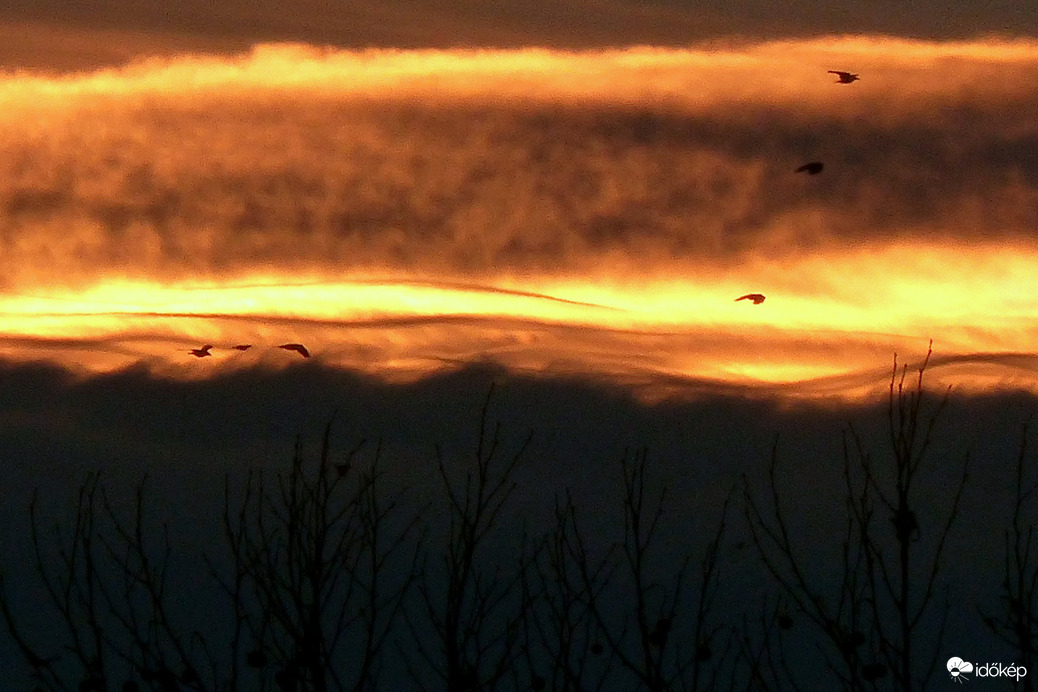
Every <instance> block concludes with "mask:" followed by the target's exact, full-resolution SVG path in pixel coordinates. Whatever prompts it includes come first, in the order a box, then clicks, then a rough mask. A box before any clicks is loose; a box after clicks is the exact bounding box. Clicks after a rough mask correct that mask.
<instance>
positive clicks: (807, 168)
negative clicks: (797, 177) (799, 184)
mask: <svg viewBox="0 0 1038 692" xmlns="http://www.w3.org/2000/svg"><path fill="white" fill-rule="evenodd" d="M823 168H825V164H824V163H822V162H821V161H809V162H807V163H805V164H804V165H803V166H801V167H800V168H798V169H796V171H794V173H807V174H808V175H818V174H819V173H821V172H822V169H823Z"/></svg>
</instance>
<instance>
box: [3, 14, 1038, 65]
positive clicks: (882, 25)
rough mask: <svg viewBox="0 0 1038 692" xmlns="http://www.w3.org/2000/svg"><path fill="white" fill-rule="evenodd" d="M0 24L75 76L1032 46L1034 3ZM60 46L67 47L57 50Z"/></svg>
mask: <svg viewBox="0 0 1038 692" xmlns="http://www.w3.org/2000/svg"><path fill="white" fill-rule="evenodd" d="M0 22H8V23H9V26H10V27H11V29H12V34H13V38H14V40H12V41H10V42H5V44H4V46H3V48H0V61H3V62H5V63H7V64H9V65H24V66H30V67H36V68H57V69H69V68H74V67H77V66H79V67H94V66H97V65H100V64H118V63H120V62H123V61H124V60H126V59H129V58H131V57H134V56H140V55H147V54H171V53H174V52H177V51H182V50H185V49H187V48H194V49H204V48H206V47H208V48H209V49H210V50H222V51H227V50H237V49H240V48H241V47H243V46H245V45H248V44H251V43H254V42H257V41H273V40H292V41H306V42H310V43H320V44H329V45H336V46H341V47H367V46H394V47H430V46H431V47H453V46H496V47H514V46H529V45H537V46H551V47H559V48H587V47H594V46H617V45H635V44H647V45H666V46H684V45H688V44H689V43H693V42H700V41H704V40H710V39H718V38H726V39H732V38H749V39H760V38H776V37H803V36H817V35H827V34H889V35H895V36H904V37H911V38H931V39H947V38H968V37H976V36H985V35H992V34H994V35H1003V36H1033V35H1036V34H1038V17H1036V13H1035V12H1034V9H1033V8H1032V7H1030V6H1028V4H1027V3H1020V2H1012V1H1011V0H1004V1H1001V2H987V3H984V4H983V6H980V5H976V4H975V3H969V2H960V1H958V0H956V1H954V2H946V1H941V0H928V1H927V2H919V3H913V4H912V5H910V6H906V5H905V4H904V3H898V2H873V3H868V4H865V3H860V2H850V1H849V0H823V1H820V2H817V1H816V2H798V3H786V2H757V1H754V2H750V1H745V2H730V1H726V2H722V1H720V0H709V1H708V2H697V3H695V4H694V5H692V4H689V3H686V2H681V1H680V0H656V1H646V0H565V1H563V2H555V1H549V0H522V1H520V2H516V1H514V0H496V1H494V2H484V1H477V0H464V1H462V2H451V3H449V4H446V5H445V4H442V3H432V2H426V1H424V0H392V1H388V2H378V3H375V2H368V3H347V4H344V3H328V2H320V1H319V0H306V1H304V2H298V3H293V4H292V6H291V7H288V6H286V5H285V4H283V3H278V2H244V1H241V0H222V1H221V2H218V3H211V2H202V1H201V0H199V1H197V2H179V3H177V4H176V6H170V5H168V4H167V3H163V2H157V1H149V2H124V1H122V0H119V1H116V2H104V3H85V4H68V3H64V2H25V1H23V0H17V1H15V2H8V3H5V5H4V8H3V10H0ZM56 39H61V40H56Z"/></svg>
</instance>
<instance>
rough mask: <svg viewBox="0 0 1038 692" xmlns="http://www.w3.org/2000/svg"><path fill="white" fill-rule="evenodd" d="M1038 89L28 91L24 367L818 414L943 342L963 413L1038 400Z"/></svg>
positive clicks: (847, 59)
mask: <svg viewBox="0 0 1038 692" xmlns="http://www.w3.org/2000/svg"><path fill="white" fill-rule="evenodd" d="M827 69H850V70H852V71H854V72H858V73H861V74H862V80H861V82H858V83H855V84H853V85H835V84H833V83H832V81H833V80H832V75H829V74H828V73H827V72H826V70H827ZM1007 69H1012V70H1014V71H1015V72H1016V73H1017V78H1016V79H1015V80H1014V81H1012V82H1011V83H1010V82H1007V81H1006V80H1005V79H1004V78H1003V75H1004V72H1005V70H1007ZM1031 76H1038V42H1029V41H1022V40H1016V41H1005V42H1000V41H997V40H994V39H991V40H985V41H975V42H961V41H960V42H947V43H933V42H920V41H906V40H899V39H886V38H879V37H834V38H832V39H825V40H823V39H812V40H804V41H789V40H787V41H775V42H765V43H760V44H749V43H747V44H741V45H727V46H722V45H714V46H709V47H699V48H690V49H687V50H676V49H657V48H650V47H636V48H630V49H611V50H600V51H582V52H566V51H557V50H547V49H524V50H457V51H448V50H415V51H401V50H367V51H341V50H333V49H323V48H316V47H311V46H304V45H299V44H287V45H263V46H257V47H255V48H254V49H253V50H252V51H250V52H249V53H247V54H243V55H242V56H238V57H232V58H220V57H214V56H191V55H185V56H183V57H180V58H176V59H163V60H157V59H156V60H150V61H142V62H138V63H134V64H131V65H129V66H127V67H125V68H120V69H108V70H101V71H98V72H93V73H82V74H73V75H66V76H62V77H42V76H36V75H31V74H13V75H7V76H0V105H3V107H4V108H3V109H0V151H2V152H3V156H2V157H0V167H2V170H0V173H2V175H0V248H2V249H3V253H2V254H0V356H2V357H4V358H7V359H11V360H15V361H22V360H28V361H47V362H53V363H56V364H58V365H61V366H62V367H66V368H68V369H69V370H72V371H75V372H81V373H90V372H103V371H110V370H113V369H118V368H123V367H132V366H137V365H142V364H143V365H144V367H147V368H148V369H149V370H151V371H152V372H154V373H155V374H157V375H160V376H170V377H205V376H207V375H208V374H211V373H212V372H215V370H214V369H223V368H228V367H253V366H261V367H267V366H269V367H281V366H282V365H284V364H287V363H293V362H298V357H297V356H296V357H295V358H293V355H294V354H290V353H285V352H283V351H281V352H279V351H277V349H276V346H277V345H278V344H280V343H284V342H295V341H299V342H303V343H306V344H307V345H308V347H309V348H310V349H311V351H312V352H313V354H314V360H315V361H317V362H320V363H322V364H324V365H328V366H331V367H346V368H354V369H358V370H360V371H362V372H365V373H368V374H372V375H375V376H378V377H383V378H386V379H402V378H403V379H413V378H415V377H421V376H424V375H429V374H433V373H435V372H438V371H440V370H442V369H443V368H449V367H458V366H460V365H463V364H465V363H473V362H493V363H496V364H498V365H501V366H503V367H506V368H510V369H516V370H521V371H524V372H534V373H543V374H545V375H551V374H563V375H571V374H579V375H581V376H587V377H592V378H601V379H604V380H607V381H612V382H616V383H619V384H622V385H625V386H631V387H634V388H635V389H637V390H638V391H639V392H640V393H641V394H642V395H644V396H647V397H650V398H652V397H658V396H662V395H668V394H675V393H676V394H680V393H681V392H682V391H683V390H687V391H688V392H692V393H695V392H699V391H708V390H710V389H711V388H720V389H723V388H726V387H730V388H735V389H738V390H740V391H748V392H752V391H760V392H770V393H779V394H782V395H787V396H797V397H806V398H812V397H820V396H844V397H846V396H860V395H862V394H863V393H874V392H876V391H881V390H882V388H883V386H884V384H885V383H884V378H885V377H886V376H888V375H889V367H890V362H891V359H892V358H893V354H894V353H895V352H896V353H898V354H900V356H901V360H909V361H911V360H915V359H918V358H921V357H922V356H923V355H924V354H925V353H926V348H927V344H928V342H929V340H930V339H933V341H934V356H935V357H934V360H933V364H934V368H935V369H936V374H937V376H938V378H939V379H940V380H941V382H942V383H943V382H949V383H953V384H955V385H956V386H958V387H963V388H965V389H968V390H984V389H990V388H1021V389H1027V390H1030V391H1036V392H1038V378H1036V377H1035V373H1036V369H1038V353H1036V351H1038V349H1034V348H1033V346H1032V345H1033V344H1034V343H1035V338H1036V337H1038V310H1036V309H1035V304H1034V303H1033V301H1032V300H1030V299H1029V296H1033V295H1036V293H1038V291H1036V290H1035V289H1038V244H1036V242H1035V240H1034V238H1035V232H1036V231H1038V184H1036V183H1035V180H1038V163H1036V162H1035V161H1033V160H1032V159H1033V157H1030V156H1024V155H1021V154H1020V153H1019V152H1020V151H1026V150H1027V147H1029V146H1030V145H1032V144H1034V143H1035V141H1036V138H1038V128H1036V127H1035V125H1034V123H1035V122H1038V119H1036V116H1038V113H1036V107H1035V106H1034V103H1036V102H1038V98H1036V97H1038V94H1035V91H1038V87H1034V86H1032V85H1033V84H1035V83H1038V82H1036V81H1035V80H1033V79H1031V78H1030V77H1031ZM1007 104H1008V105H1007ZM815 158H818V159H821V160H825V161H826V164H827V167H826V170H825V171H824V172H823V173H822V174H821V175H818V176H804V175H796V174H794V173H793V172H792V171H793V169H794V168H795V166H796V165H798V164H799V163H802V162H803V161H804V160H810V159H815ZM748 292H760V293H763V294H765V295H766V296H767V300H766V301H765V302H764V303H763V304H761V305H750V304H748V303H747V302H742V303H735V302H734V298H736V297H738V296H739V295H742V294H744V293H748ZM202 343H213V344H214V345H215V346H216V348H214V350H213V357H212V358H205V359H195V358H193V357H191V356H190V355H188V354H187V353H185V351H186V350H187V349H190V348H195V347H197V346H199V345H201V344H202ZM239 343H253V344H255V347H254V348H253V349H251V350H250V351H247V352H239V351H234V350H233V349H232V348H231V347H232V346H233V345H235V344H239ZM884 373H886V375H884Z"/></svg>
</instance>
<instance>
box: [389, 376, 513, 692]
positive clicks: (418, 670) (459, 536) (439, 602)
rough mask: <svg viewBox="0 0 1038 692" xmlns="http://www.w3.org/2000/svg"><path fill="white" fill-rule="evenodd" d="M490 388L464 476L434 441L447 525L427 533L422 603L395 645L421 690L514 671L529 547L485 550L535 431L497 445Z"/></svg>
mask: <svg viewBox="0 0 1038 692" xmlns="http://www.w3.org/2000/svg"><path fill="white" fill-rule="evenodd" d="M493 393H494V387H493V386H491V387H490V391H489V392H488V393H487V397H486V399H485V400H484V402H483V407H482V410H481V413H480V422H479V431H478V438H477V441H476V449H475V452H474V455H473V458H472V466H471V467H470V468H469V469H467V470H466V471H465V472H464V478H463V480H461V481H460V482H459V481H458V480H457V479H455V478H454V477H453V476H452V473H451V470H450V469H449V468H448V462H447V460H446V459H445V458H444V455H443V453H442V450H441V449H440V447H439V446H437V448H436V469H437V472H438V474H439V478H440V481H441V484H442V487H443V491H444V495H445V499H446V502H447V513H448V524H447V527H446V530H435V529H434V530H432V531H431V532H430V533H431V535H430V536H428V537H427V538H428V542H429V544H430V546H435V547H433V548H432V549H431V551H430V554H427V555H426V558H425V561H424V565H423V569H422V570H421V574H422V577H421V578H420V579H419V581H418V584H417V586H418V592H419V594H420V601H421V605H420V606H419V607H418V608H416V609H415V610H414V611H413V612H411V611H409V612H407V613H406V617H407V621H408V625H409V629H410V631H411V634H412V640H413V647H411V648H409V649H406V650H405V649H401V652H402V654H403V655H404V657H405V658H406V659H407V660H408V666H409V669H410V670H411V673H412V676H413V678H414V681H415V682H416V684H418V685H419V686H420V687H421V688H422V689H446V690H447V692H470V691H473V690H491V689H494V688H496V687H498V686H499V685H500V684H501V683H502V681H504V680H505V679H507V678H509V677H514V676H515V675H516V674H517V672H516V671H515V662H516V661H517V660H520V656H519V654H520V648H521V641H520V623H521V621H522V618H523V613H524V611H525V610H526V608H527V607H530V605H531V604H529V603H524V602H523V595H524V592H523V590H522V589H521V586H520V585H521V583H522V578H523V572H524V570H525V568H526V567H525V565H526V563H527V562H528V560H529V558H528V557H527V550H526V548H525V547H524V545H520V546H518V547H515V546H514V545H512V546H509V548H508V551H509V552H510V553H511V554H510V555H508V556H507V558H506V559H508V560H510V561H511V564H507V563H503V562H502V560H501V559H500V558H499V559H496V560H495V559H493V558H491V559H489V560H487V559H485V557H486V556H485V553H486V552H488V544H489V542H490V539H491V538H492V536H493V534H494V532H495V531H499V530H500V529H501V526H500V519H501V513H502V510H503V509H504V507H505V505H506V504H507V502H508V498H509V496H510V495H511V494H512V492H513V490H515V482H514V481H513V474H514V472H515V469H516V467H517V466H518V464H519V463H520V461H521V460H522V459H523V455H524V454H525V452H526V449H527V447H528V446H529V443H530V440H531V439H532V436H533V433H532V431H531V432H530V433H529V434H528V435H527V436H526V437H525V439H523V441H522V442H520V443H519V444H518V445H517V447H516V449H515V451H513V452H511V453H505V452H502V448H501V447H502V437H501V424H500V422H498V423H495V424H493V425H492V426H491V425H490V423H489V406H490V401H491V398H492V396H493ZM440 538H442V541H441V540H439V539H440ZM488 563H489V564H488ZM430 674H431V675H430ZM430 678H431V679H430Z"/></svg>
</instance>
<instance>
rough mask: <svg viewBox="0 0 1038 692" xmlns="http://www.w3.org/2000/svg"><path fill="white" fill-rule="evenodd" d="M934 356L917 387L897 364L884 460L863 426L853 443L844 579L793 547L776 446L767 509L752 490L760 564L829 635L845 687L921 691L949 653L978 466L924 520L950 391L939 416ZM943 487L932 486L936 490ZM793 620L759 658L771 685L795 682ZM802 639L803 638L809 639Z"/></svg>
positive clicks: (778, 627) (829, 658) (778, 625)
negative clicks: (958, 547)
mask: <svg viewBox="0 0 1038 692" xmlns="http://www.w3.org/2000/svg"><path fill="white" fill-rule="evenodd" d="M930 354H931V351H927V355H926V358H925V359H924V361H923V363H922V364H921V365H920V367H919V370H918V378H917V379H916V383H915V386H914V387H906V386H905V383H906V379H907V372H908V368H907V366H904V367H902V368H900V371H899V368H898V364H897V358H896V357H895V359H894V368H893V370H892V372H891V378H890V390H889V395H888V405H887V427H888V433H889V447H888V449H887V453H886V454H885V455H883V456H882V457H881V458H874V457H873V456H872V454H871V453H870V451H869V450H868V449H867V448H866V445H865V443H864V441H863V438H862V436H861V435H860V434H859V433H858V432H857V430H856V429H855V428H854V427H853V426H850V427H849V429H848V430H847V432H846V433H845V435H844V445H843V450H844V453H843V477H844V485H845V488H844V491H845V492H844V508H845V515H844V517H843V519H842V521H841V525H842V533H841V536H842V540H841V544H840V546H839V554H840V558H839V560H840V561H839V564H837V565H836V569H835V570H827V571H826V572H824V573H822V574H821V575H819V573H818V571H816V570H813V569H812V567H811V562H810V557H809V556H808V554H807V552H808V551H807V550H806V549H805V547H804V546H803V545H799V544H797V542H796V540H795V539H794V533H793V531H792V530H791V529H790V526H789V518H790V516H791V509H790V507H789V506H788V505H787V504H786V503H785V502H784V500H783V492H782V490H781V488H780V484H779V480H778V474H777V466H778V443H777V441H776V444H775V446H774V447H773V449H772V456H771V464H770V471H769V479H768V480H769V483H768V485H769V494H770V497H769V498H768V500H769V502H768V503H767V504H765V503H764V502H763V501H762V500H760V499H759V498H757V497H755V496H754V495H753V494H752V493H750V492H749V491H747V492H746V496H745V497H746V516H747V519H748V520H749V525H750V529H751V531H752V537H753V542H754V543H755V545H756V547H757V550H758V552H759V554H760V557H761V560H762V561H763V563H764V565H765V567H766V569H767V571H768V573H769V574H770V575H771V577H772V579H773V581H774V583H775V584H777V586H778V587H779V590H780V593H781V595H782V598H783V599H785V600H787V601H788V602H789V603H790V604H791V605H792V606H793V610H794V611H795V612H796V613H797V614H798V615H799V616H800V617H801V619H803V620H806V621H807V622H808V623H810V624H811V625H812V626H813V627H814V628H815V629H816V631H818V632H820V633H821V634H822V635H823V637H822V640H821V641H822V642H823V643H824V644H823V645H821V649H820V653H821V655H822V656H823V658H824V660H825V661H826V665H827V667H828V669H829V670H830V671H831V672H832V673H833V674H834V675H835V677H836V679H837V680H838V682H839V684H840V685H842V686H843V687H844V689H850V690H859V689H872V688H873V687H874V686H875V685H876V684H877V683H878V681H880V680H881V679H887V680H889V682H890V684H891V685H892V686H893V688H894V689H897V690H906V691H908V690H915V689H922V688H923V687H925V685H926V683H927V681H928V680H929V679H930V677H931V676H932V674H933V671H934V668H935V665H936V662H937V657H938V656H939V655H940V652H941V651H940V650H941V644H942V641H943V635H944V624H945V622H946V615H947V605H946V604H945V605H943V606H942V605H940V604H939V602H938V598H937V596H938V594H937V589H938V585H939V579H938V577H939V574H940V572H941V568H942V564H943V558H944V551H945V546H946V543H947V539H948V536H949V534H950V533H951V529H952V525H953V524H954V522H955V520H956V519H957V518H958V514H959V506H960V502H961V499H962V493H963V490H964V488H965V486H966V479H967V469H968V465H969V464H968V461H969V457H968V455H967V456H965V457H964V459H963V462H962V468H961V475H960V476H959V478H958V480H957V481H956V482H954V483H953V484H952V485H951V489H952V495H951V497H950V498H949V499H948V500H947V501H946V506H945V507H944V509H943V510H942V511H937V512H936V513H931V514H927V515H923V516H925V518H921V515H920V513H919V509H920V508H921V507H923V506H928V505H933V504H934V501H933V499H932V498H925V497H924V495H923V494H924V492H925V490H924V489H923V488H924V487H925V486H924V481H923V480H921V479H922V478H923V477H922V476H921V474H922V473H923V471H931V470H932V469H931V468H930V466H928V465H927V464H928V462H930V460H931V456H930V454H929V452H930V447H931V444H932V442H933V439H934V430H935V426H936V424H937V422H938V420H939V419H940V416H941V412H942V410H943V409H944V407H945V405H946V404H947V401H948V397H949V395H950V390H948V391H945V392H944V394H943V396H941V397H939V398H938V399H937V400H936V402H935V403H934V406H933V407H932V409H931V408H930V407H929V406H927V405H926V404H927V402H928V401H929V399H930V394H929V392H927V391H926V390H925V389H924V387H923V374H924V372H925V370H926V367H927V364H928V363H929V359H930ZM931 466H932V464H931ZM935 478H936V477H935ZM931 480H934V478H932V479H931ZM942 485H944V484H942V483H938V482H934V483H932V484H930V487H934V486H942ZM769 505H770V506H769ZM834 576H835V579H834ZM783 616H784V617H787V618H788V617H791V616H790V614H789V613H788V612H785V613H784V612H781V611H779V610H775V611H774V617H773V619H772V620H771V622H770V623H765V626H766V627H767V626H768V625H770V626H771V627H773V628H774V631H775V633H776V634H775V636H772V637H771V638H770V640H769V642H770V643H769V646H771V647H772V650H771V651H770V652H768V654H767V656H763V655H761V652H760V651H758V652H757V654H756V655H755V656H754V657H751V658H756V659H757V660H764V659H765V658H766V659H767V660H770V661H771V664H770V665H769V666H768V670H769V671H770V675H771V678H770V683H771V684H772V685H774V686H776V687H782V686H787V685H788V686H796V685H797V683H796V680H795V676H794V675H793V673H792V669H791V668H790V667H789V666H788V665H787V663H786V659H785V658H784V656H783V655H782V652H781V651H780V650H779V647H780V645H781V639H782V637H783V636H784V632H785V631H786V630H788V629H789V627H788V626H786V627H784V626H783V624H784V623H785V624H787V625H788V621H780V620H779V618H780V617H783ZM934 632H936V636H934ZM797 636H798V637H800V639H801V640H802V639H803V634H802V633H798V635H797Z"/></svg>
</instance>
